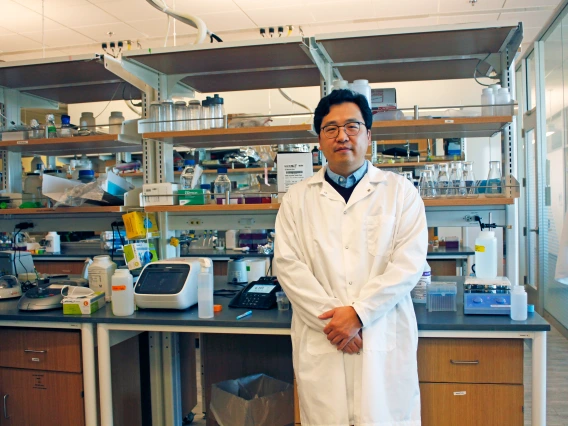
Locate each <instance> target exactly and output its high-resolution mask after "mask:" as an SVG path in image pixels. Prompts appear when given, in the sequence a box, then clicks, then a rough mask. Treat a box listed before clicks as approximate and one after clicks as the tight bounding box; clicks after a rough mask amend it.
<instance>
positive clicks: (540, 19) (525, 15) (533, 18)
mask: <svg viewBox="0 0 568 426" xmlns="http://www.w3.org/2000/svg"><path fill="white" fill-rule="evenodd" d="M552 13H553V10H543V11H538V12H536V11H535V12H518V13H502V14H501V15H500V16H499V20H500V21H512V22H522V23H523V27H527V28H533V27H538V28H542V27H543V26H544V24H545V23H546V21H548V18H550V16H551V15H552Z"/></svg>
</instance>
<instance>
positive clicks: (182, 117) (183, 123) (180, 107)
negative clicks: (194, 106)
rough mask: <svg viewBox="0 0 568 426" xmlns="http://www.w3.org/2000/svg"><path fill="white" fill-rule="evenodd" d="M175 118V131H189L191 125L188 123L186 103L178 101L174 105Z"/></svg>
mask: <svg viewBox="0 0 568 426" xmlns="http://www.w3.org/2000/svg"><path fill="white" fill-rule="evenodd" d="M174 116H175V119H176V122H175V123H174V129H175V130H178V131H181V130H189V123H188V122H187V119H188V111H187V105H186V104H185V101H176V103H175V104H174Z"/></svg>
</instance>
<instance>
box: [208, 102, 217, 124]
mask: <svg viewBox="0 0 568 426" xmlns="http://www.w3.org/2000/svg"><path fill="white" fill-rule="evenodd" d="M207 108H209V128H210V129H214V128H215V126H216V124H217V123H216V121H215V120H216V117H215V101H214V100H213V98H212V97H211V96H207Z"/></svg>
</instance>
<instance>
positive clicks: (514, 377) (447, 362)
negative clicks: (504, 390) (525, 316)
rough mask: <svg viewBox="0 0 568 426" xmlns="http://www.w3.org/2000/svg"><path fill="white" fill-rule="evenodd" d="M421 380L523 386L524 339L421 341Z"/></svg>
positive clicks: (419, 354) (419, 359)
mask: <svg viewBox="0 0 568 426" xmlns="http://www.w3.org/2000/svg"><path fill="white" fill-rule="evenodd" d="M418 377H419V379H420V381H421V382H434V383H508V384H522V383H523V341H522V339H502V340H499V339H444V338H430V337H428V338H421V339H420V340H419V343H418Z"/></svg>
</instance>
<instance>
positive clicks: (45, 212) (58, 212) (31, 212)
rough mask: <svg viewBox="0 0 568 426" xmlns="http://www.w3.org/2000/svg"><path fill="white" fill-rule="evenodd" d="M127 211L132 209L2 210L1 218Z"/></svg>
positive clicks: (0, 212)
mask: <svg viewBox="0 0 568 426" xmlns="http://www.w3.org/2000/svg"><path fill="white" fill-rule="evenodd" d="M125 209H130V207H124V206H89V207H58V208H56V209H52V208H47V207H45V208H38V209H0V216H3V215H6V216H7V215H22V216H27V215H42V216H56V215H68V214H77V213H99V214H105V215H106V214H108V213H121V212H123V211H125Z"/></svg>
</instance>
